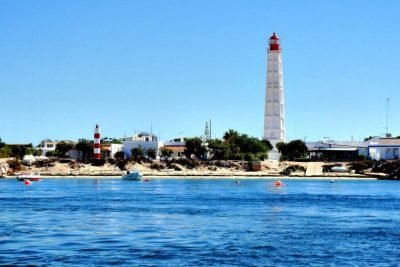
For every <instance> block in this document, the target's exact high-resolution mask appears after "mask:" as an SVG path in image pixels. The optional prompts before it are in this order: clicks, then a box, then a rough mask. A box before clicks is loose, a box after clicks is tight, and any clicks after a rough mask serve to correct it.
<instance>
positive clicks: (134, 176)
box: [122, 170, 143, 181]
mask: <svg viewBox="0 0 400 267" xmlns="http://www.w3.org/2000/svg"><path fill="white" fill-rule="evenodd" d="M142 178H143V174H142V173H141V172H139V171H135V170H133V171H127V173H126V175H124V176H122V180H128V181H140V180H141V179H142Z"/></svg>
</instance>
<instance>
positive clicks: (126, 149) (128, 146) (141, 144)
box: [122, 140, 163, 157]
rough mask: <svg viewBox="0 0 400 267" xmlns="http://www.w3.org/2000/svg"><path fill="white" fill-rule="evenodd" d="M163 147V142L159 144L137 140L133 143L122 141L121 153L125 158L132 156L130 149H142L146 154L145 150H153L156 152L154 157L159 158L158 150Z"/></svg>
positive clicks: (157, 142)
mask: <svg viewBox="0 0 400 267" xmlns="http://www.w3.org/2000/svg"><path fill="white" fill-rule="evenodd" d="M162 146H163V142H159V141H141V140H140V141H139V140H135V141H124V142H123V146H122V151H123V152H124V154H125V155H126V156H127V157H131V156H132V152H131V150H132V148H138V147H140V148H142V149H143V150H144V152H146V150H148V149H154V150H155V151H156V155H157V156H159V155H160V148H161V147H162Z"/></svg>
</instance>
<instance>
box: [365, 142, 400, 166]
mask: <svg viewBox="0 0 400 267" xmlns="http://www.w3.org/2000/svg"><path fill="white" fill-rule="evenodd" d="M365 143H366V145H367V148H368V155H367V157H368V158H370V159H375V160H382V159H383V160H390V159H398V158H399V157H400V154H399V153H400V138H386V137H385V138H380V137H375V138H372V139H370V140H367V141H366V142H365Z"/></svg>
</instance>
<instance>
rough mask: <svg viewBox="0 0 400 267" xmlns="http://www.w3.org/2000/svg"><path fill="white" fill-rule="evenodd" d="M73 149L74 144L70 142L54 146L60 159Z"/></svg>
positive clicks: (62, 142)
mask: <svg viewBox="0 0 400 267" xmlns="http://www.w3.org/2000/svg"><path fill="white" fill-rule="evenodd" d="M73 148H74V144H73V143H72V142H70V141H61V142H58V143H57V145H56V150H57V151H58V154H59V156H60V157H63V156H65V155H66V154H67V152H68V151H70V150H71V149H73Z"/></svg>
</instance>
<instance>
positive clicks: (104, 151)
mask: <svg viewBox="0 0 400 267" xmlns="http://www.w3.org/2000/svg"><path fill="white" fill-rule="evenodd" d="M100 148H101V155H102V157H104V158H113V157H114V155H115V153H117V152H120V151H122V148H123V144H112V143H111V144H101V146H100Z"/></svg>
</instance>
